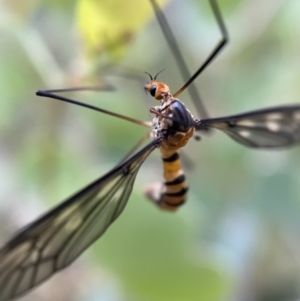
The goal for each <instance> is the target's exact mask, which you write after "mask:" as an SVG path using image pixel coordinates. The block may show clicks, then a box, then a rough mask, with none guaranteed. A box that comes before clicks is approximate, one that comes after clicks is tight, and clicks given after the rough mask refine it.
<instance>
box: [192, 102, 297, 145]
mask: <svg viewBox="0 0 300 301" xmlns="http://www.w3.org/2000/svg"><path fill="white" fill-rule="evenodd" d="M210 127H212V128H216V129H219V130H221V131H223V132H224V133H226V134H227V135H229V136H230V137H231V138H233V139H234V140H235V141H237V142H238V143H241V144H243V145H245V146H247V147H266V148H267V147H269V148H272V147H282V146H289V145H293V144H296V143H299V142H300V106H296V105H295V106H283V107H276V108H270V109H265V110H258V111H253V112H249V113H245V114H239V115H233V116H228V117H221V118H211V119H204V120H197V121H196V126H195V128H196V130H205V129H207V128H210Z"/></svg>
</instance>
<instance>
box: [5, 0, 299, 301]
mask: <svg viewBox="0 0 300 301" xmlns="http://www.w3.org/2000/svg"><path fill="white" fill-rule="evenodd" d="M98 2H99V3H98ZM163 7H164V8H163V9H164V11H165V13H166V16H167V18H168V20H169V22H170V24H171V26H172V29H173V31H174V33H175V35H176V37H177V39H178V42H179V44H180V48H181V50H182V52H183V54H184V58H185V59H186V61H187V64H188V67H189V69H190V72H193V71H194V70H196V68H197V67H198V66H199V65H200V63H201V62H202V61H203V60H204V59H205V57H206V56H207V55H208V54H209V52H210V51H211V49H212V48H213V47H214V45H215V44H216V43H217V42H218V40H219V39H220V33H219V30H218V27H217V25H216V22H215V20H214V18H213V15H212V13H211V10H210V7H209V5H208V2H207V1H196V0H189V1H179V0H174V1H169V2H167V1H164V3H163ZM220 7H221V11H222V13H223V16H224V19H225V22H226V25H227V29H228V31H229V36H230V43H229V45H228V46H227V47H226V49H225V51H223V52H222V53H221V55H220V56H219V57H218V58H217V59H216V60H215V61H214V62H213V63H212V64H211V65H210V66H209V68H208V69H207V70H206V71H205V72H204V73H203V74H202V75H201V76H200V77H199V78H198V79H197V81H196V86H197V88H198V89H199V91H200V92H201V96H202V99H203V102H204V105H205V106H206V108H207V110H208V112H209V114H210V116H214V117H217V116H225V115H229V114H236V113H240V112H244V111H250V110H254V109H258V108H264V107H267V106H276V105H280V104H288V103H299V101H300V84H299V82H300V58H299V53H300V39H299V36H300V23H299V11H300V2H299V1H293V0H288V1H287V0H277V1H273V0H264V1H258V0H251V1H250V0H231V1H226V3H225V2H224V1H222V3H220ZM163 68H166V70H165V71H164V72H163V73H162V74H161V75H160V76H159V79H161V80H162V81H165V82H167V83H168V84H169V86H170V87H171V91H176V90H177V89H179V88H180V87H181V85H182V84H183V79H182V77H181V75H180V73H179V70H178V68H177V65H176V62H175V60H174V59H173V57H172V55H171V53H170V50H169V49H168V46H167V44H166V42H165V40H164V38H163V36H162V34H161V32H160V29H159V27H158V25H157V22H156V20H155V17H154V16H153V13H152V11H151V6H150V4H149V3H148V1H146V0H145V1H133V0H132V1H129V2H128V1H121V0H106V1H95V0H89V1H87V0H86V1H84V0H81V1H71V0H68V1H48V0H30V1H29V0H28V1H22V0H1V2H0V95H1V97H0V139H1V140H0V242H1V244H2V243H4V242H5V241H6V240H7V239H8V238H9V237H10V235H12V234H13V233H14V232H15V231H16V230H17V229H19V228H20V227H22V226H24V225H25V224H26V223H28V222H29V221H32V220H33V219H34V218H36V217H37V216H38V215H39V214H41V213H43V212H45V211H46V210H47V209H48V208H51V207H53V206H54V205H55V204H58V203H59V201H61V200H63V199H66V198H67V197H68V196H69V195H71V194H73V193H74V192H75V191H78V190H79V189H80V188H82V187H84V186H85V185H87V184H88V183H89V182H91V181H92V180H94V179H96V178H98V177H100V176H101V175H103V174H104V173H106V172H107V171H109V170H110V169H111V168H112V167H114V166H115V165H116V164H117V163H118V162H119V161H120V160H121V159H122V157H123V156H124V155H125V153H126V152H127V151H128V150H129V149H130V148H131V147H132V146H133V145H134V143H135V142H136V141H137V140H138V139H139V138H140V137H141V136H142V135H143V134H144V133H145V129H144V128H142V127H138V126H137V125H134V124H130V123H127V122H125V121H122V120H118V119H116V118H113V117H110V116H105V115H103V114H100V113H96V112H93V111H89V110H86V109H84V108H80V107H76V106H74V105H70V104H64V103H62V102H58V101H55V100H50V99H42V98H38V97H36V96H35V91H36V90H38V89H42V88H43V89H46V88H48V89H49V88H62V87H70V86H79V85H102V84H103V83H109V84H112V85H113V86H114V87H115V88H116V90H115V91H113V92H99V93H94V92H77V93H72V94H69V96H71V97H73V98H75V99H78V100H82V101H86V102H89V103H92V104H94V105H97V106H100V107H102V108H105V109H108V110H113V111H115V112H119V113H122V114H126V115H129V116H132V117H135V118H138V119H141V120H147V119H149V113H148V109H149V107H150V106H151V105H155V102H154V100H152V99H150V96H148V97H147V96H146V95H145V93H144V91H143V84H144V83H145V82H146V81H147V80H148V77H147V75H145V74H144V71H147V72H149V73H151V74H156V73H157V72H158V71H160V70H162V69H163ZM180 99H181V100H183V101H184V102H185V104H186V105H187V106H188V107H189V108H190V110H191V111H192V112H194V114H195V115H197V114H196V111H195V108H194V106H193V104H192V103H191V100H190V98H189V95H188V93H187V92H184V93H182V95H181V96H180ZM184 153H185V155H184V165H185V166H186V173H187V178H188V180H189V183H190V192H189V201H188V203H187V204H186V205H185V206H184V207H183V208H182V209H181V210H179V211H178V212H177V213H176V214H169V213H165V212H161V211H159V210H157V208H155V207H154V206H153V205H152V204H151V203H150V202H148V201H147V200H146V199H145V197H144V196H143V193H142V191H143V187H144V186H145V185H147V183H151V182H153V181H158V180H160V179H161V173H162V172H161V160H160V158H159V153H158V151H156V152H155V153H154V154H153V155H151V157H150V158H148V160H147V161H146V162H145V163H144V165H143V167H142V168H141V170H140V172H139V175H138V177H137V180H136V183H135V187H134V190H133V193H132V196H131V198H130V201H129V204H128V206H127V208H126V209H125V211H124V213H123V214H122V215H121V217H120V218H119V219H118V220H117V221H116V222H115V223H114V224H113V225H112V226H111V228H110V229H109V230H108V231H107V233H106V234H105V235H104V236H103V237H102V238H101V239H100V240H99V241H98V242H97V243H96V244H94V245H93V246H92V247H90V248H89V250H88V251H87V252H85V253H84V255H83V256H81V257H80V259H79V260H77V261H76V262H75V263H74V264H73V265H72V266H71V267H69V268H68V269H66V270H64V271H62V272H60V273H59V274H57V275H56V276H54V277H53V278H51V279H50V280H48V281H47V282H46V283H45V284H43V285H42V286H40V287H39V288H38V289H36V290H34V291H33V292H32V293H31V294H29V295H27V296H25V297H24V298H23V299H22V300H27V301H28V300H43V301H49V300H58V301H65V300H66V301H67V300H68V301H69V300H70V301H75V300H76V301H82V300H84V301H92V300H101V301H120V300H138V301H169V300H170V301H171V300H172V301H177V300H178V301H179V300H180V301H182V300H185V301H190V300H191V301H192V300H193V301H194V300H206V301H210V300H239V301H241V300H243V301H244V300H245V301H250V300H251V301H252V300H256V301H273V300H274V301H275V300H276V301H277V300H278V301H279V300H280V301H284V300H289V301H291V300H299V299H300V235H299V233H300V232H299V231H300V219H299V217H300V199H299V197H300V188H299V187H300V173H299V166H300V158H299V154H300V149H299V148H296V147H295V148H293V149H289V150H280V151H267V150H260V151H258V150H251V149H246V148H244V147H243V146H240V145H238V144H237V143H236V142H234V141H232V140H231V139H230V138H228V137H226V136H225V135H224V134H222V133H217V132H214V133H212V134H211V135H210V136H203V137H202V140H201V141H200V142H196V141H191V142H190V143H189V145H188V146H187V147H186V148H185V150H184Z"/></svg>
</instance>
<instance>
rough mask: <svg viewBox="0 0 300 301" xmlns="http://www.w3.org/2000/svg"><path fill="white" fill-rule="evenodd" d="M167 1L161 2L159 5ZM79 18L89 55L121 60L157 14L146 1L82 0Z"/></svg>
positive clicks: (79, 4) (79, 25)
mask: <svg viewBox="0 0 300 301" xmlns="http://www.w3.org/2000/svg"><path fill="white" fill-rule="evenodd" d="M166 2H168V1H167V0H160V1H158V4H160V5H162V4H164V3H166ZM137 12H138V13H137ZM76 15H77V22H78V27H79V30H80V33H81V35H82V38H83V42H84V45H85V47H86V49H87V52H88V53H89V54H90V55H91V56H94V57H95V56H96V57H97V58H98V59H99V57H100V56H101V55H102V54H104V55H105V56H110V57H111V59H113V60H117V61H120V60H121V59H122V58H123V57H124V54H125V52H126V51H127V49H128V44H129V42H130V40H131V39H132V38H133V37H134V35H135V33H136V32H137V31H138V30H140V29H142V28H143V26H144V25H145V24H146V23H147V22H148V21H149V19H150V18H152V17H153V12H152V8H151V5H150V3H147V2H146V1H144V2H142V1H131V2H130V4H129V3H128V2H126V1H122V0H119V1H118V0H117V1H110V0H105V1H100V2H99V1H97V0H79V1H78V2H77V9H76ZM125 16H126V17H125Z"/></svg>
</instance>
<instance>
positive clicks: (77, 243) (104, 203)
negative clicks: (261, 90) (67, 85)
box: [0, 0, 300, 301]
mask: <svg viewBox="0 0 300 301" xmlns="http://www.w3.org/2000/svg"><path fill="white" fill-rule="evenodd" d="M151 4H152V5H153V7H154V11H155V13H156V17H157V19H158V21H159V24H160V26H161V29H162V31H163V33H164V35H165V37H166V39H167V41H168V43H169V46H170V49H171V50H172V52H173V55H174V56H175V58H176V60H177V62H178V64H179V68H180V69H181V72H182V73H183V77H186V76H187V75H188V71H187V68H186V64H185V62H184V60H183V58H182V55H181V53H180V51H179V48H178V46H177V44H176V40H175V38H174V36H173V33H172V31H171V28H170V26H169V24H168V22H167V20H166V18H165V16H164V14H163V13H162V11H160V9H159V8H158V6H157V4H156V3H155V1H154V0H151ZM210 5H211V7H212V11H213V13H214V16H215V18H216V20H217V23H218V26H219V28H220V32H221V35H222V38H221V40H220V42H219V43H218V44H217V46H216V47H215V49H214V50H213V51H212V53H211V54H210V55H209V57H208V58H207V59H206V60H205V61H204V63H203V64H202V65H201V66H200V67H199V69H198V70H197V71H196V72H195V73H194V74H193V75H192V76H190V77H189V79H188V80H187V81H186V83H185V84H184V85H183V86H182V87H181V88H180V89H179V90H178V91H177V92H175V93H174V94H171V92H170V89H169V87H168V86H167V85H166V84H165V83H163V82H159V81H158V79H157V78H158V75H159V73H158V74H156V75H155V76H154V77H152V75H151V74H149V73H147V74H148V75H149V76H150V81H149V82H148V83H147V84H146V85H145V87H144V88H145V91H146V92H148V93H149V94H150V95H151V96H152V97H154V98H155V99H156V100H157V101H159V105H157V106H154V107H152V108H151V109H150V112H151V113H152V114H153V119H152V121H151V122H143V121H140V120H137V119H134V118H130V117H127V116H123V115H121V114H117V113H114V112H110V111H107V110H104V109H101V108H98V107H95V106H92V105H89V104H86V103H82V102H79V101H76V100H73V99H70V98H66V97H63V96H60V95H58V94H56V93H58V92H66V91H70V90H71V91H74V90H81V89H83V88H77V89H62V90H43V91H42V90H41V91H38V92H37V95H38V96H42V97H49V98H53V99H57V100H61V101H65V102H69V103H73V104H76V105H80V106H83V107H86V108H90V109H93V110H96V111H100V112H102V113H105V114H109V115H112V116H114V117H118V118H122V119H124V120H127V121H129V122H133V123H136V124H139V125H142V126H145V127H148V128H149V127H150V128H151V134H147V136H145V137H151V138H152V140H151V142H150V143H148V144H147V145H146V146H144V147H143V148H141V149H140V150H138V151H137V152H135V153H133V154H130V155H129V156H127V158H126V159H124V160H123V161H122V162H121V163H120V164H118V165H117V166H116V167H115V168H113V169H112V170H111V171H109V172H108V173H107V174H105V175H104V176H102V177H101V178H99V179H97V180H96V181H94V182H93V183H91V184H90V185H88V186H87V187H85V188H84V189H82V190H80V191H79V192H77V193H76V194H74V195H73V196H72V197H70V198H69V199H67V200H66V201H64V202H63V203H61V204H60V205H58V206H57V207H56V208H54V209H52V210H50V211H49V212H48V213H46V214H45V215H43V216H42V217H40V218H39V219H37V220H36V221H34V222H32V223H31V224H29V225H28V226H26V227H25V228H23V229H21V231H20V232H19V233H17V234H16V235H15V236H14V237H13V238H12V239H11V240H9V241H8V242H7V243H6V244H5V245H4V246H3V247H2V249H1V250H0V301H6V300H12V299H15V298H18V297H20V296H22V295H23V294H25V293H26V292H28V291H30V290H31V289H32V288H34V287H36V286H37V285H38V284H40V283H42V282H43V281H45V280H46V279H47V278H49V277H50V276H52V275H53V274H54V273H55V272H57V271H59V270H61V269H63V268H65V267H66V266H68V265H69V264H70V263H72V262H73V261H74V260H75V259H76V258H77V257H78V256H79V255H80V254H81V253H82V252H83V251H84V250H85V249H87V248H88V247H89V246H90V245H91V244H92V243H93V242H94V241H95V240H97V239H98V238H99V237H100V236H101V235H102V234H104V232H105V231H106V229H107V228H108V227H109V226H110V225H111V224H112V223H113V222H114V221H115V220H116V219H117V218H118V216H119V215H120V214H121V213H122V211H123V209H124V208H125V206H126V204H127V201H128V199H129V197H130V194H131V191H132V188H133V185H134V181H135V178H136V176H137V173H138V171H139V168H140V167H141V165H142V164H143V162H144V161H145V160H146V158H147V157H148V156H149V155H150V154H151V153H152V152H153V151H154V150H155V149H159V151H160V152H161V156H162V161H163V169H164V182H163V183H160V184H159V185H151V186H149V187H148V188H147V190H146V193H145V194H146V196H147V197H148V198H149V199H150V200H151V201H152V202H153V203H154V204H155V205H156V206H158V207H159V208H161V209H163V210H166V211H176V210H177V209H178V208H179V207H180V206H181V205H183V204H184V203H185V202H186V200H187V192H188V184H187V181H186V178H185V174H184V171H183V170H182V167H181V161H180V156H179V150H180V149H181V148H182V147H184V146H185V145H186V144H187V143H188V141H189V139H191V138H192V137H193V136H194V134H195V132H200V133H201V132H205V131H207V130H209V129H211V128H215V129H218V130H220V131H222V132H224V133H225V134H227V135H228V136H229V137H231V138H232V139H234V140H235V141H236V142H238V143H240V144H242V145H244V146H246V147H252V148H280V147H287V146H292V145H295V144H297V143H299V142H300V106H299V105H290V106H281V107H274V108H268V109H261V110H256V111H252V112H247V113H243V114H237V115H232V116H227V117H219V118H207V117H206V113H205V111H204V110H203V108H201V107H199V106H198V113H199V114H200V112H201V113H202V114H203V115H204V118H195V117H194V116H193V115H192V113H191V112H190V111H189V110H188V109H187V108H186V106H185V105H184V103H183V102H181V101H180V100H179V99H177V97H178V96H179V95H180V94H181V93H182V92H183V91H184V90H185V89H186V88H187V87H191V86H192V85H193V81H194V80H195V79H196V78H197V77H198V76H199V75H200V74H201V73H202V71H203V70H204V69H205V68H206V67H207V66H208V65H209V63H210V62H211V61H212V60H213V59H214V58H215V57H216V55H217V54H218V53H219V52H220V51H221V49H223V47H224V46H225V44H226V43H227V41H228V35H227V31H226V28H225V24H224V22H223V19H222V17H221V13H220V11H219V8H218V6H217V3H216V1H215V0H210ZM195 93H197V92H195V91H194V89H192V92H191V94H192V95H193V97H195V96H197V97H199V96H198V95H197V94H195ZM194 100H195V98H194ZM145 137H144V138H145ZM144 138H143V139H142V141H143V140H144ZM139 145H140V143H138V145H137V146H136V147H134V149H136V148H137V147H138V146H139Z"/></svg>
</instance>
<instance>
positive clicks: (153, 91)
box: [149, 85, 157, 97]
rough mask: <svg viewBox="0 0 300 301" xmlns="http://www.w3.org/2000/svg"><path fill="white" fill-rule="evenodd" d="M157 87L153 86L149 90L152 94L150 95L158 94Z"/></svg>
mask: <svg viewBox="0 0 300 301" xmlns="http://www.w3.org/2000/svg"><path fill="white" fill-rule="evenodd" d="M156 88H157V87H156V86H155V85H153V86H152V87H151V88H150V90H149V92H150V94H151V96H153V97H154V96H155V93H156Z"/></svg>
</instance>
